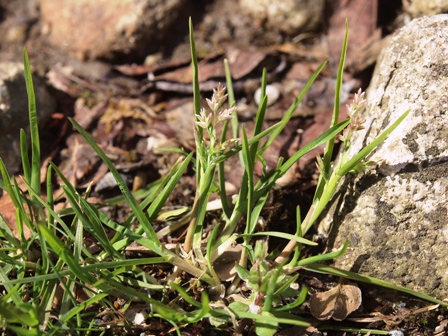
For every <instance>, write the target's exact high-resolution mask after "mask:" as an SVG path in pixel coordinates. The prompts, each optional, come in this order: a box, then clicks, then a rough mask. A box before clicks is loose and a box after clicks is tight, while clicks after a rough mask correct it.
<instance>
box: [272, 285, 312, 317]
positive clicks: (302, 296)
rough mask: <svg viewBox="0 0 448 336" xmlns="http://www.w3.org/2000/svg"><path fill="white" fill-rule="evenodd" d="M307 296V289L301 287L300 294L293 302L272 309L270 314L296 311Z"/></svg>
mask: <svg viewBox="0 0 448 336" xmlns="http://www.w3.org/2000/svg"><path fill="white" fill-rule="evenodd" d="M307 294H308V287H306V286H303V285H302V288H301V290H300V294H299V296H298V297H297V299H296V300H295V301H293V302H291V303H288V304H286V305H284V306H281V307H275V308H273V309H272V312H274V313H275V312H281V311H289V310H293V309H296V308H297V307H300V306H301V305H302V304H303V303H304V302H305V300H306V296H307Z"/></svg>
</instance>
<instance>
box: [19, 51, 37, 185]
mask: <svg viewBox="0 0 448 336" xmlns="http://www.w3.org/2000/svg"><path fill="white" fill-rule="evenodd" d="M23 64H24V67H25V83H26V92H27V94H28V112H29V119H30V133H31V181H30V182H31V183H30V184H31V187H32V188H33V189H34V190H35V191H36V192H37V193H38V194H40V139H39V127H38V124H37V111H36V97H35V96H34V85H33V77H32V74H31V68H30V61H29V59H28V53H27V51H26V49H24V50H23Z"/></svg>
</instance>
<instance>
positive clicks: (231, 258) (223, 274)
mask: <svg viewBox="0 0 448 336" xmlns="http://www.w3.org/2000/svg"><path fill="white" fill-rule="evenodd" d="M242 249H243V248H242V246H241V245H239V244H238V245H236V246H231V247H229V248H228V249H227V250H226V251H225V252H224V253H223V254H222V255H221V256H220V257H219V258H218V259H216V261H215V266H214V267H215V272H216V274H217V275H218V277H219V279H221V281H232V280H233V279H234V278H235V275H236V267H235V262H239V260H240V257H241V252H242Z"/></svg>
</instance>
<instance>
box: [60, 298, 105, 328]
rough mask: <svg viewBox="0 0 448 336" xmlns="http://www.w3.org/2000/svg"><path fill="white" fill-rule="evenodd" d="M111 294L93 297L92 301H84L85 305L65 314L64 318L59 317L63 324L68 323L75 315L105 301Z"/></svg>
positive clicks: (82, 304)
mask: <svg viewBox="0 0 448 336" xmlns="http://www.w3.org/2000/svg"><path fill="white" fill-rule="evenodd" d="M108 295H109V294H107V293H100V294H97V295H94V296H93V297H91V298H90V299H87V300H86V301H84V302H83V303H81V304H79V305H77V306H75V307H73V308H72V309H70V310H69V311H68V312H66V313H65V314H63V315H62V316H60V317H59V321H60V322H61V323H66V322H68V321H69V320H70V319H72V318H73V317H74V316H75V315H77V314H79V313H80V312H82V311H83V310H85V309H86V308H87V307H89V306H90V305H92V304H94V303H97V302H99V301H101V300H102V299H104V298H105V297H107V296H108Z"/></svg>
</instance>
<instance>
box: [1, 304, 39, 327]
mask: <svg viewBox="0 0 448 336" xmlns="http://www.w3.org/2000/svg"><path fill="white" fill-rule="evenodd" d="M19 307H20V308H19ZM0 315H2V317H3V318H5V319H6V320H7V321H8V322H9V323H20V324H23V325H26V326H28V327H37V326H38V325H39V320H38V319H37V314H36V312H35V311H34V308H33V306H32V305H30V304H25V303H23V304H20V305H12V304H10V303H7V302H6V301H5V300H3V299H0Z"/></svg>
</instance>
